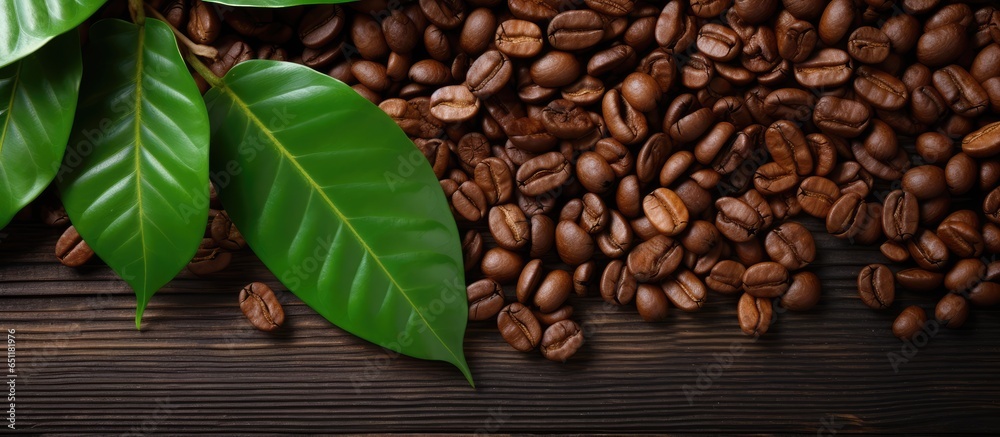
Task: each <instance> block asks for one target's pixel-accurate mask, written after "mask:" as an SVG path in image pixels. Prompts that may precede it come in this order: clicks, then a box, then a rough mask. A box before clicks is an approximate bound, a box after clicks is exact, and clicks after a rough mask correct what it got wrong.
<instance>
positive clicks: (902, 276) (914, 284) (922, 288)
mask: <svg viewBox="0 0 1000 437" xmlns="http://www.w3.org/2000/svg"><path fill="white" fill-rule="evenodd" d="M896 282H898V283H899V285H900V286H901V287H903V288H904V289H907V290H910V291H917V292H931V291H935V290H937V289H939V288H941V286H942V285H943V284H944V274H942V273H939V272H932V271H930V270H924V269H922V268H918V267H913V268H909V269H903V270H900V271H898V272H896Z"/></svg>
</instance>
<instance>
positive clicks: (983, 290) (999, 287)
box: [967, 281, 1000, 307]
mask: <svg viewBox="0 0 1000 437" xmlns="http://www.w3.org/2000/svg"><path fill="white" fill-rule="evenodd" d="M967 297H968V299H969V302H972V304H973V305H976V306H981V307H990V306H994V305H997V304H1000V284H998V283H996V282H990V281H983V282H980V283H979V285H976V286H975V287H973V288H972V290H971V291H969V294H968V296H967Z"/></svg>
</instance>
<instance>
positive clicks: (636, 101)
mask: <svg viewBox="0 0 1000 437" xmlns="http://www.w3.org/2000/svg"><path fill="white" fill-rule="evenodd" d="M621 92H622V98H624V99H625V101H626V102H627V103H628V104H629V105H631V106H632V107H633V108H635V109H636V110H637V111H639V112H649V111H652V110H653V109H656V104H657V102H659V100H660V93H659V85H658V84H657V82H656V79H654V78H653V76H650V75H648V74H646V73H642V72H635V73H632V74H629V75H628V76H627V77H625V80H624V81H623V82H622V91H621Z"/></svg>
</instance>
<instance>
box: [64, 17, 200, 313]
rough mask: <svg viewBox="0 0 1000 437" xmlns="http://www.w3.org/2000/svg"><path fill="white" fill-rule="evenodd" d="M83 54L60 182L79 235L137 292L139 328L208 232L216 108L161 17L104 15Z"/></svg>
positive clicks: (96, 25)
mask: <svg viewBox="0 0 1000 437" xmlns="http://www.w3.org/2000/svg"><path fill="white" fill-rule="evenodd" d="M84 60H85V62H84V67H85V68H84V73H83V85H82V86H81V88H80V106H79V109H78V110H77V115H76V117H77V118H76V123H75V124H74V126H73V136H72V140H71V141H70V146H69V149H68V150H67V152H66V157H65V158H64V159H63V166H62V169H61V170H60V173H59V176H58V180H59V188H60V189H61V190H62V195H63V203H64V204H65V205H66V212H67V213H68V214H69V217H70V220H72V222H73V224H74V225H76V228H77V230H79V231H80V235H81V236H82V237H83V239H84V240H86V241H87V243H88V244H90V246H91V248H93V249H94V252H95V253H97V255H99V256H100V257H101V259H103V260H104V261H105V262H106V263H108V265H109V266H111V268H112V269H113V270H114V271H115V272H117V273H118V275H119V276H121V277H122V278H123V279H125V281H126V282H128V283H129V285H131V286H132V288H133V289H134V290H135V294H136V297H137V300H138V302H137V306H136V316H135V323H136V328H138V327H139V322H140V321H141V320H142V313H143V310H145V308H146V304H147V303H148V302H149V298H150V297H151V296H152V295H153V293H155V292H156V290H158V289H159V288H160V287H162V286H163V285H164V284H166V283H167V282H169V281H170V280H171V279H173V277H174V276H176V275H177V273H178V272H180V271H181V269H182V268H184V266H185V265H186V264H187V263H188V261H190V260H191V258H192V257H193V256H194V254H195V251H196V250H197V249H198V245H199V244H200V242H201V237H202V235H203V234H204V232H205V216H206V215H207V213H208V212H207V211H208V142H209V125H208V112H207V111H206V109H205V105H204V103H203V101H202V99H201V94H200V93H199V91H198V87H197V85H195V83H194V79H193V78H192V77H191V74H190V73H188V69H187V66H186V65H185V64H184V61H183V60H182V59H181V55H180V52H179V51H178V49H177V43H176V42H175V40H174V35H173V33H172V32H171V31H170V27H169V26H168V25H167V24H166V23H164V22H162V21H158V20H154V19H150V18H147V19H146V22H145V25H144V26H137V25H135V24H132V23H128V22H125V21H121V20H103V21H100V22H98V23H96V24H95V25H94V26H93V27H91V28H90V43H89V46H88V47H87V51H86V53H85V57H84Z"/></svg>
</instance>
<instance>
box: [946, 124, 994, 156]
mask: <svg viewBox="0 0 1000 437" xmlns="http://www.w3.org/2000/svg"><path fill="white" fill-rule="evenodd" d="M962 152H964V153H966V154H968V155H969V156H971V157H973V158H989V157H992V156H996V155H997V154H1000V122H994V123H990V124H988V125H986V126H983V127H982V128H980V129H979V130H977V131H975V132H973V133H971V134H969V135H966V136H965V138H964V139H962ZM955 156H958V155H955Z"/></svg>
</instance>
